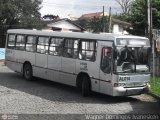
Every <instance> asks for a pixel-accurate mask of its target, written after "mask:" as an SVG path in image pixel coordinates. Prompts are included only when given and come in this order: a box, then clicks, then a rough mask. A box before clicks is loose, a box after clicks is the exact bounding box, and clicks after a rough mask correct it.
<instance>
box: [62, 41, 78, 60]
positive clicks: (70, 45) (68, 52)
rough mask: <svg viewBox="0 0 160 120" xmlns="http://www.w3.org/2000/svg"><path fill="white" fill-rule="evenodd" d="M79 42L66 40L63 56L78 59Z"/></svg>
mask: <svg viewBox="0 0 160 120" xmlns="http://www.w3.org/2000/svg"><path fill="white" fill-rule="evenodd" d="M77 50H78V40H77V39H76V40H74V39H65V43H64V50H63V56H64V57H67V58H74V59H76V58H77V53H78V52H77Z"/></svg>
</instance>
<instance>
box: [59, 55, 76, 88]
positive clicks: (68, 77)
mask: <svg viewBox="0 0 160 120" xmlns="http://www.w3.org/2000/svg"><path fill="white" fill-rule="evenodd" d="M61 59H62V65H61V67H62V69H61V72H60V76H59V77H60V79H61V82H62V83H64V84H68V85H72V86H76V59H71V58H65V57H62V58H61Z"/></svg>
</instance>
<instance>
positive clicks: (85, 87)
mask: <svg viewBox="0 0 160 120" xmlns="http://www.w3.org/2000/svg"><path fill="white" fill-rule="evenodd" d="M90 91H91V90H90V81H89V79H88V77H87V76H84V77H83V81H82V96H84V97H87V96H89V94H90Z"/></svg>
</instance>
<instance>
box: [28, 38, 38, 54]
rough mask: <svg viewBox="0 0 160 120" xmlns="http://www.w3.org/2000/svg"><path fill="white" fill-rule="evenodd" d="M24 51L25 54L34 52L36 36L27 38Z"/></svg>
mask: <svg viewBox="0 0 160 120" xmlns="http://www.w3.org/2000/svg"><path fill="white" fill-rule="evenodd" d="M26 51H27V52H34V51H36V36H27V40H26Z"/></svg>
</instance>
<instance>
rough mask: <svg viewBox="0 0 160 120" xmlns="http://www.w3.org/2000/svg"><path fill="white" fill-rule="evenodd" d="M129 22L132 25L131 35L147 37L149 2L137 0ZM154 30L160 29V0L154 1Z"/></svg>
mask: <svg viewBox="0 0 160 120" xmlns="http://www.w3.org/2000/svg"><path fill="white" fill-rule="evenodd" d="M127 20H128V21H130V22H131V23H132V26H133V30H130V32H131V34H135V35H143V36H144V35H145V34H146V30H147V25H148V24H147V2H146V0H135V1H134V2H133V4H132V7H131V16H128V19H127ZM152 21H153V29H160V0H152Z"/></svg>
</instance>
